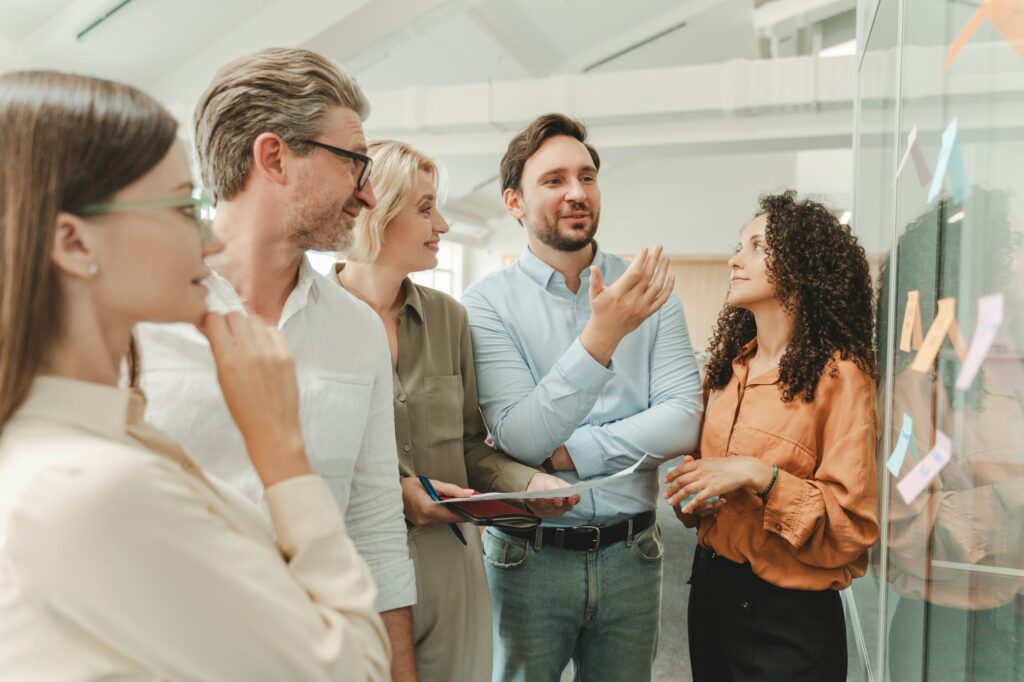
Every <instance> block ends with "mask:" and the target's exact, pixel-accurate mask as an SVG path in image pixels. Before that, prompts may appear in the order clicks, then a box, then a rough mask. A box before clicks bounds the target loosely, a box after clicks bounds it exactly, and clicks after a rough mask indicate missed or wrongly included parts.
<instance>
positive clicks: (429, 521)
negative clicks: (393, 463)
mask: <svg viewBox="0 0 1024 682" xmlns="http://www.w3.org/2000/svg"><path fill="white" fill-rule="evenodd" d="M401 483H402V507H403V510H404V512H405V518H407V519H408V520H409V523H411V524H412V525H414V526H435V525H437V524H439V523H462V522H463V521H465V519H463V518H462V517H461V516H459V515H458V514H456V513H455V512H453V511H452V510H451V509H449V508H448V507H446V506H444V505H443V504H438V503H437V502H434V501H433V500H432V499H430V495H428V494H427V491H426V490H424V489H423V484H422V483H420V481H419V479H418V478H416V477H415V476H404V477H402V481H401ZM430 485H432V486H434V492H436V493H437V494H438V495H439V496H441V497H442V498H444V497H472V496H473V491H472V490H470V489H469V488H463V487H461V486H457V485H455V484H454V483H445V482H444V481H435V480H434V479H430Z"/></svg>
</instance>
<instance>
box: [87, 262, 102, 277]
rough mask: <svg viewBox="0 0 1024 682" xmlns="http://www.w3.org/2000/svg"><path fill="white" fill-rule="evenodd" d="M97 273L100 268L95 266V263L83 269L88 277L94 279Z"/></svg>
mask: <svg viewBox="0 0 1024 682" xmlns="http://www.w3.org/2000/svg"><path fill="white" fill-rule="evenodd" d="M99 271H100V266H98V265H96V264H95V263H89V265H87V266H86V268H85V273H86V274H87V275H89V276H90V277H95V276H96V273H98V272H99Z"/></svg>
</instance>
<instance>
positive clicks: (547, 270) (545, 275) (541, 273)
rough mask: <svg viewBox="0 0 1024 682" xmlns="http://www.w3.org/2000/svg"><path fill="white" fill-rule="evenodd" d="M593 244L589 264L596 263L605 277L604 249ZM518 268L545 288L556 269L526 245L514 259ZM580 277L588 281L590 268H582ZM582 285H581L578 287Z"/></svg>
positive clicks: (594, 242) (605, 258) (595, 243)
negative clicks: (517, 258) (592, 253)
mask: <svg viewBox="0 0 1024 682" xmlns="http://www.w3.org/2000/svg"><path fill="white" fill-rule="evenodd" d="M592 243H593V245H594V259H593V260H592V261H591V262H590V264H591V265H596V266H597V267H598V269H599V270H600V271H601V275H602V277H607V275H608V269H607V257H606V256H605V253H604V251H602V250H601V246H600V245H599V244H598V243H597V241H596V240H595V241H593V242H592ZM516 265H518V267H519V269H521V270H522V271H523V272H524V273H526V276H527V277H529V278H530V279H532V280H533V281H535V282H537V284H539V285H541V286H542V287H544V288H545V289H546V288H547V287H548V284H549V283H550V282H551V278H552V277H554V276H555V275H556V274H557V271H556V270H555V269H554V268H553V267H551V266H550V265H548V264H547V263H545V262H544V261H542V260H541V259H540V258H538V257H537V256H536V255H534V253H533V251H530V246H529V245H526V246H524V247H523V252H522V253H520V254H519V260H518V261H516ZM580 279H582V280H584V281H589V279H590V268H584V269H583V272H581V273H580ZM582 288H583V287H582V286H581V287H580V289H582Z"/></svg>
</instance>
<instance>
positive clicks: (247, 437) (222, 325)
mask: <svg viewBox="0 0 1024 682" xmlns="http://www.w3.org/2000/svg"><path fill="white" fill-rule="evenodd" d="M198 328H199V331H200V332H202V334H203V335H204V336H205V337H206V338H207V339H208V340H209V342H210V348H211V349H212V350H213V359H214V362H215V363H216V365H217V381H218V382H219V383H220V388H221V391H222V392H223V393H224V401H225V402H226V403H227V406H228V411H229V412H230V413H231V418H232V419H233V420H234V421H235V424H237V425H238V430H239V431H241V433H242V438H243V440H244V441H245V446H246V450H247V451H248V453H249V459H250V460H252V464H253V466H254V467H255V469H256V472H257V473H258V474H259V476H260V479H261V480H262V481H263V485H264V487H268V488H269V487H270V486H271V485H273V484H274V483H277V482H279V481H282V480H285V479H287V478H292V477H294V476H302V475H305V474H310V473H312V472H313V470H312V467H310V465H309V459H308V458H307V457H306V448H305V445H304V444H303V442H302V430H301V428H300V427H299V390H298V384H297V382H296V379H295V362H294V360H293V359H292V354H291V351H290V350H289V349H288V345H287V344H286V343H285V340H284V338H283V337H282V336H281V334H280V332H278V331H277V330H276V329H274V328H272V327H268V326H266V325H265V324H264V323H263V322H261V321H260V320H259V319H257V318H252V317H247V316H245V315H242V314H241V313H228V314H227V315H220V314H217V313H207V314H206V316H205V317H204V318H203V321H202V322H201V323H200V325H199V327H198Z"/></svg>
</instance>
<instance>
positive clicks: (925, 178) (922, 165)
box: [892, 126, 932, 187]
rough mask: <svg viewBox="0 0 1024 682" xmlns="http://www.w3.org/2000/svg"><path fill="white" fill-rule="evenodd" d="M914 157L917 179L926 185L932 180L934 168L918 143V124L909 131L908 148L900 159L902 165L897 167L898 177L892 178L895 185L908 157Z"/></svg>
mask: <svg viewBox="0 0 1024 682" xmlns="http://www.w3.org/2000/svg"><path fill="white" fill-rule="evenodd" d="M910 158H913V159H914V169H915V170H916V171H917V180H918V182H920V183H921V186H922V187H924V186H925V185H927V184H928V183H930V182H931V181H932V169H931V168H929V167H928V162H927V161H926V160H925V158H924V152H922V151H921V145H919V144H918V143H917V126H914V127H913V128H911V129H910V132H909V133H907V149H906V151H905V152H903V158H902V159H900V165H899V166H897V167H896V177H894V178H893V179H892V184H893V186H895V185H896V181H897V180H899V177H900V173H902V172H903V167H904V166H906V165H907V159H910Z"/></svg>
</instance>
